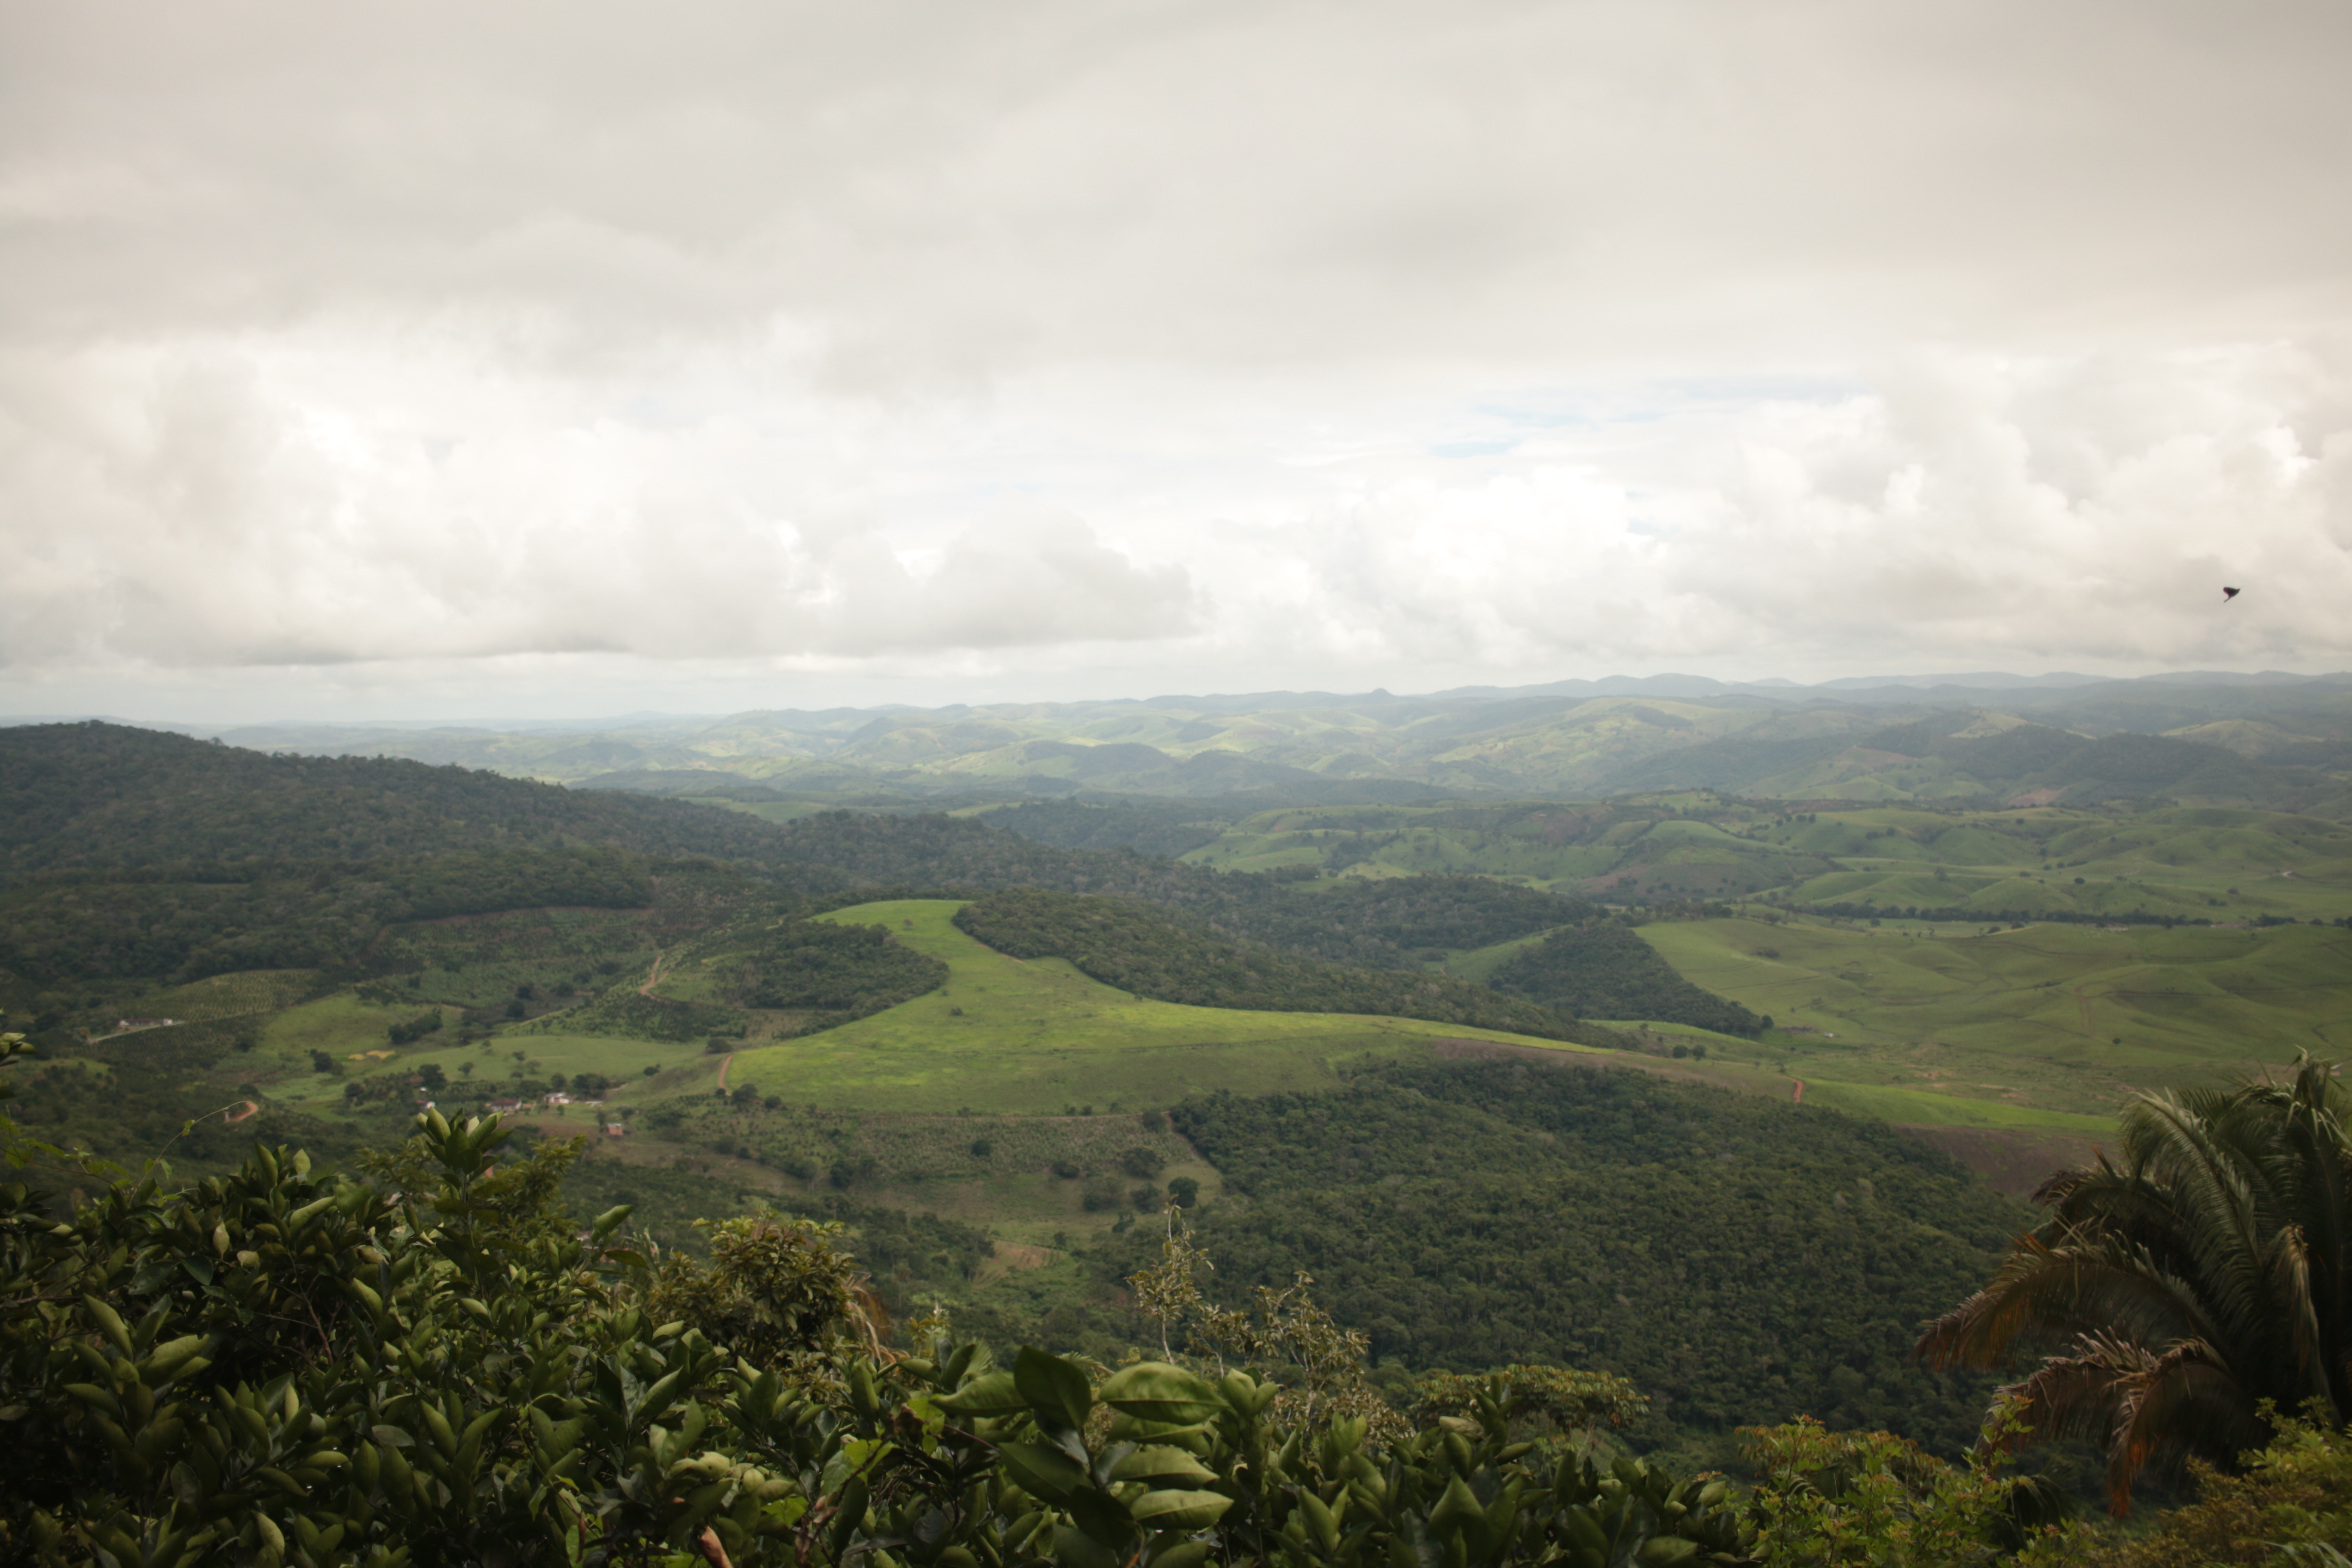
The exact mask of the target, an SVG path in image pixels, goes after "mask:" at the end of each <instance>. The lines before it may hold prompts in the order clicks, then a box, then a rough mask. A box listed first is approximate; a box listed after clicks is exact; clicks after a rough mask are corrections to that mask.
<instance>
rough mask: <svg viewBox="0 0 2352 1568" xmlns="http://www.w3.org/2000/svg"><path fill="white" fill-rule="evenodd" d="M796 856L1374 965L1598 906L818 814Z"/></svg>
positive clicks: (1432, 882)
mask: <svg viewBox="0 0 2352 1568" xmlns="http://www.w3.org/2000/svg"><path fill="white" fill-rule="evenodd" d="M783 832H784V835H785V838H786V841H787V842H788V843H789V845H790V846H791V848H792V851H793V854H794V855H795V856H797V857H799V858H803V859H804V860H806V861H808V862H811V863H814V864H819V865H824V866H827V867H833V868H838V869H839V870H841V871H842V872H844V873H845V874H847V875H849V876H852V877H856V878H858V879H862V880H864V881H866V882H868V883H871V884H874V885H877V886H898V887H908V888H937V889H968V890H972V891H983V890H991V889H1011V888H1046V889H1053V890H1055V891H1056V892H1066V893H1102V894H1113V895H1120V896H1124V897H1127V898H1129V899H1135V900H1142V901H1144V902H1147V903H1152V904H1158V905H1161V906H1164V907H1166V908H1168V909H1171V910H1178V911H1181V913H1182V914H1184V915H1185V916H1187V917H1190V918H1191V919H1192V920H1194V921H1199V922H1202V923H1205V924H1207V925H1210V926H1212V927H1213V928H1215V929H1216V930H1218V931H1223V932H1225V933H1228V934H1230V935H1233V936H1237V937H1241V938H1244V939H1246V940H1249V941H1253V942H1264V943H1266V944H1268V945H1271V946H1275V947H1280V948H1284V949H1286V950H1288V951H1291V952H1299V953H1305V954H1309V955H1311V956H1314V957H1318V958H1322V959H1326V960H1328V961H1330V962H1332V963H1349V964H1354V965H1357V966H1360V967H1365V968H1376V969H1417V968H1419V967H1420V966H1421V964H1422V963H1423V959H1424V958H1425V957H1427V956H1428V955H1429V954H1430V953H1432V952H1438V951H1441V950H1444V949H1451V948H1465V947H1484V946H1486V945H1488V944H1490V943H1493V942H1507V941H1509V940H1511V939H1512V938H1514V937H1520V936H1528V935H1532V934H1533V933H1535V932H1537V931H1544V930H1547V929H1549V928H1550V927H1552V926H1555V925H1559V924H1562V923H1564V922H1567V921H1578V920H1584V919H1589V918H1590V917H1591V916H1592V915H1593V914H1594V913H1596V912H1597V910H1596V909H1595V907H1594V906H1593V905H1591V904H1588V903H1584V902H1582V901H1580V900H1574V899H1568V898H1561V897H1558V896H1555V895H1553V894H1549V893H1545V892H1540V891H1538V890H1537V889H1531V888H1523V887H1518V886H1516V885H1514V884H1511V883H1508V882H1500V881H1496V880H1495V879H1491V878H1486V877H1460V876H1434V877H1414V878H1398V879H1381V880H1374V879H1355V880H1349V881H1318V878H1317V877H1316V875H1315V874H1314V872H1313V871H1311V870H1309V869H1307V868H1297V869H1292V870H1276V871H1270V872H1239V873H1235V872H1223V871H1216V870H1213V869H1211V868H1208V867H1205V866H1193V865H1187V864H1185V863H1184V862H1181V861H1177V860H1166V859H1158V858H1150V857H1146V856H1143V855H1140V854H1137V853H1135V852H1133V851H1131V850H1124V849H1122V850H1118V851H1101V850H1079V849H1064V848H1060V847H1056V846H1055V845H1052V844H1047V843H1042V842H1038V841H1035V840H1033V839H1029V838H1025V837H1022V836H1020V835H1018V834H1014V833H1010V832H1006V831H1005V830H1003V829H1002V828H999V827H996V826H992V825H991V824H990V823H989V822H988V821H987V820H985V819H974V818H970V817H952V816H938V815H921V816H860V815H857V814H854V813H851V812H845V811H843V812H825V813H823V814H820V815H818V816H807V817H803V818H801V819H800V820H799V821H797V822H793V823H791V824H789V825H788V826H786V827H785V828H784V829H783Z"/></svg>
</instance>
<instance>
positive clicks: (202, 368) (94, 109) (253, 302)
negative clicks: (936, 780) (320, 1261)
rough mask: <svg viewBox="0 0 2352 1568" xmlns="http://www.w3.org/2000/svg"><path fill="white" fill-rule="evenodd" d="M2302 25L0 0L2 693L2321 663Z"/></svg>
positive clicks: (2340, 249) (1082, 687)
mask: <svg viewBox="0 0 2352 1568" xmlns="http://www.w3.org/2000/svg"><path fill="white" fill-rule="evenodd" d="M2347 63H2352V15H2347V13H2346V12H2345V11H2344V9H2343V8H2342V7H2340V6H2333V5H2322V4H2317V3H2293V4H2255V5H2243V6H2231V7H2221V6H2214V5H2190V4H2185V3H2179V0H2174V3H2158V4H2147V3H2142V4H2132V5H2125V4H2121V3H2119V0H2090V3H2087V4H2084V5H2075V6H2071V7H2066V8H2063V9H2058V10H2053V9H2052V8H2050V7H2046V6H2032V5H2023V4H2019V3H2016V0H1996V3H1993V4H1990V5H1985V4H1978V5H1961V4H1958V0H1930V3H1927V4H1922V5H1909V6H1901V7H1887V6H1883V5H1867V4H1864V3H1863V0H1790V3H1784V4H1773V5H1759V6H1750V7H1744V8H1731V7H1723V6H1717V5H1705V4H1701V3H1698V0H1643V3H1639V4H1636V3H1633V0H1595V3H1592V4H1584V5H1523V4H1517V3H1503V0H1492V3H1485V4H1472V5H1428V4H1397V3H1392V0H1357V3H1351V4H1348V5H1339V4H1336V3H1306V0H1265V3H1258V4H1248V5H1244V4H1239V3H1236V0H1087V3H1086V4H1078V3H1076V0H1034V3H1029V4H1022V5H1011V6H1001V7H994V8H976V7H955V6H949V5H942V4H940V3H938V0H929V3H928V4H914V3H906V0H876V3H875V4H871V5H860V6H856V7H848V6H819V5H808V4H802V3H790V4H782V5H748V4H742V3H740V0H713V3H711V4H707V5H698V6H694V7H689V8H685V9H682V10H681V9H678V8H671V9H668V10H665V11H663V12H661V13H658V14H656V13H654V12H653V11H651V10H649V9H646V8H644V7H635V6H624V5H616V4H610V3H589V4H576V3H575V4H568V5H562V6H558V5H553V4H551V3H550V0H516V3H514V4H511V5H501V6H499V7H497V8H495V9H494V10H484V9H481V8H478V7H463V6H458V5H452V4H448V3H446V0H424V3H418V4H407V5H400V6H397V7H394V6H392V5H383V4H361V5H351V6H344V7H338V8H333V9H331V10H329V9H320V8H317V7H309V6H299V5H292V4H290V3H288V0H266V3H265V0H224V3H222V4H219V5H208V6H205V7H202V8H189V7H180V6H170V5H163V4H161V3H159V0H90V3H88V4H83V5H75V6H72V7H51V6H42V5H33V4H30V3H5V4H0V299H5V300H6V301H7V307H6V310H5V312H0V582H5V584H6V601H5V602H6V605H7V609H6V619H5V635H0V712H13V713H19V714H23V713H52V712H68V711H83V712H97V711H108V712H116V713H123V714H128V715H136V716H142V717H172V716H177V717H185V718H195V717H202V718H207V719H221V720H231V719H246V720H257V719H265V718H272V717H292V716H306V717H312V718H327V717H332V716H338V715H348V716H354V717H392V716H404V717H414V716H417V715H432V714H437V715H446V716H451V717H463V716H488V715H492V714H498V715H512V714H520V713H535V712H537V713H547V714H550V715H576V716H584V715H588V714H612V713H617V712H623V711H627V710H639V709H655V710H672V711H697V712H724V711H730V710H743V709H750V708H777V707H799V708H818V707H828V706H834V705H870V704H877V703H885V702H908V703H915V704H921V705H931V704H937V703H942V702H949V701H958V700H964V701H985V700H1058V699H1069V698H1080V697H1114V696H1148V695H1152V694H1155V693H1163V692H1181V691H1191V692H1205V691H1252V690H1265V689H1326V690H1335V691H1363V690H1368V689H1372V688H1375V687H1388V688H1390V689H1394V690H1398V691H1427V690H1432V689H1442V688H1446V687H1453V686H1460V685H1469V684H1481V683H1491V684H1496V685H1518V684H1527V683H1531V682H1540V681H1547V680H1553V679H1563V678H1569V677H1598V676H1603V675H1609V674H1618V673H1651V672H1656V671H1662V670H1676V671H1686V672H1690V673H1696V674H1702V675H1710V676H1715V677H1717V678H1719V679H1756V678H1759V677H1765V676H1778V677H1782V678H1787V679H1796V680H1800V681H1806V682H1811V681H1815V680H1819V679H1828V678H1832V677H1838V676H1846V675H1856V674H1880V673H1916V672H1926V671H1934V670H2014V671H2017V672H2020V673H2024V674H2036V673H2040V672H2042V671H2045V670H2052V669H2071V670H2080V671H2084V672H2086V673H2090V674H2096V675H2134V674H2141V673H2147V672H2150V671H2155V670H2161V669H2183V668H2222V669H2240V670H2253V669H2263V668H2279V669H2287V670H2295V671H2306V672H2317V671H2324V670H2332V669H2339V668H2346V667H2347V665H2352V617H2347V616H2345V615H2344V614H2343V612H2342V605H2344V604H2346V603H2347V599H2352V562H2348V561H2347V548H2352V331H2348V330H2347V328H2352V278H2347V268H2346V265H2345V261H2344V258H2345V257H2346V256H2347V254H2352V246H2347V239H2352V232H2347V231H2352V208H2347V205H2346V204H2345V203H2343V202H2342V201H2340V200H2337V199H2336V197H2335V195H2334V193H2335V192H2336V188H2337V186H2338V185H2339V184H2340V175H2339V174H2338V173H2337V170H2336V162H2337V158H2338V150H2339V149H2340V148H2341V147H2343V146H2345V145H2347V144H2352V100H2347V96H2346V95H2345V94H2344V93H2343V92H2342V91H2341V89H2340V82H2341V79H2342V77H2343V74H2344V69H2345V67H2346V66H2347ZM2223 583H2229V584H2234V585H2240V586H2242V587H2244V588H2245V589H2246V590H2247V591H2246V593H2245V595H2243V596H2242V598H2240V599H2239V600H2238V601H2236V602H2235V603H2234V604H2232V605H2229V606H2227V607H2226V608H2224V607H2223V606H2222V605H2221V595H2220V591H2219V590H2220V587H2221V584H2223Z"/></svg>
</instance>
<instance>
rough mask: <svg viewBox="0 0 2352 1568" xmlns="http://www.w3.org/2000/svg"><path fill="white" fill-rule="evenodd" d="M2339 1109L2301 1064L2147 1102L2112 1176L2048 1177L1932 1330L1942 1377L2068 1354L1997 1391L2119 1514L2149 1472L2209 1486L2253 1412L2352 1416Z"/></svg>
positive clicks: (2348, 1221)
mask: <svg viewBox="0 0 2352 1568" xmlns="http://www.w3.org/2000/svg"><path fill="white" fill-rule="evenodd" d="M2346 1112H2347V1096H2346V1094H2345V1092H2344V1091H2343V1090H2342V1089H2340V1088H2339V1087H2338V1086H2337V1085H2336V1084H2335V1083H2334V1081H2333V1079H2332V1069H2331V1068H2328V1067H2326V1066H2324V1065H2321V1064H2318V1063H2315V1062H2313V1061H2312V1060H2310V1058H2308V1057H2305V1058H2304V1059H2303V1060H2302V1061H2301V1062H2300V1063H2299V1064H2298V1065H2297V1067H2296V1069H2295V1071H2294V1075H2293V1077H2292V1079H2289V1080H2288V1081H2287V1082H2285V1083H2283V1084H2282V1083H2275V1082H2273V1081H2271V1080H2270V1079H2267V1078H2261V1079H2246V1080H2243V1081H2241V1082H2238V1083H2234V1084H2231V1085H2229V1086H2227V1087H2224V1088H2219V1089H2183V1090H2180V1091H2178V1092H2175V1093H2168V1094H2147V1095H2142V1096H2141V1097H2139V1098H2138V1099H2137V1100H2135V1101H2134V1102H2133V1103H2132V1104H2131V1105H2130V1106H2129V1107H2127V1108H2126V1110H2125V1111H2124V1113H2123V1116H2122V1119H2121V1120H2122V1137H2121V1142H2120V1154H2121V1158H2120V1160H2119V1161H2111V1160H2110V1159H2109V1158H2108V1157H2107V1156H2106V1155H2105V1153H2104V1152H2103V1153H2101V1154H2100V1155H2099V1156H2098V1158H2097V1160H2096V1161H2095V1163H2093V1164H2092V1165H2090V1166H2089V1167H2088V1168H2086V1169H2082V1170H2074V1171H2065V1172H2061V1173H2059V1174H2057V1175H2055V1176H2053V1177H2052V1178H2051V1179H2050V1180H2049V1181H2048V1182H2046V1183H2044V1184H2042V1190H2041V1191H2040V1192H2038V1193H2036V1194H2034V1197H2035V1200H2036V1201H2037V1202H2040V1203H2042V1204H2044V1205H2048V1207H2049V1211H2050V1212H2049V1214H2048V1215H2047V1216H2046V1217H2045V1218H2044V1219H2043V1220H2042V1223H2041V1224H2040V1225H2038V1226H2035V1227H2034V1228H2033V1229H2032V1231H2031V1232H2029V1233H2027V1234H2026V1235H2023V1236H2021V1237H2018V1239H2017V1241H2016V1244H2015V1245H2014V1247H2012V1248H2011V1252H2010V1255H2009V1256H2008V1258H2005V1259H2003V1260H2002V1262H2001V1264H2000V1268H1998V1269H1997V1270H1996V1271H1995V1272H1994V1275H1993V1278H1992V1281H1991V1283H1990V1284H1988V1285H1987V1286H1986V1287H1985V1288H1984V1289H1982V1290H1979V1291H1978V1292H1977V1293H1976V1294H1975V1295H1974V1296H1971V1297H1970V1298H1969V1300H1966V1301H1964V1302H1962V1303H1961V1304H1960V1305H1959V1307H1958V1308H1957V1309H1956V1310H1953V1311H1952V1312H1950V1313H1949V1314H1948V1315H1947V1316H1945V1317H1943V1318H1941V1319H1938V1320H1937V1321H1936V1322H1934V1323H1931V1324H1929V1325H1928V1327H1927V1332H1926V1333H1925V1334H1924V1335H1923V1336H1922V1337H1921V1339H1920V1341H1919V1343H1918V1346H1917V1352H1916V1353H1918V1354H1919V1355H1921V1356H1922V1357H1924V1358H1926V1359H1927V1360H1928V1361H1929V1362H1931V1363H1935V1364H1937V1365H1941V1366H1979V1367H1981V1366H1992V1365H1997V1364H2005V1363H2010V1362H2011V1358H2012V1357H2013V1356H2014V1354H2015V1353H2016V1352H2018V1351H2019V1350H2020V1349H2021V1348H2022V1349H2032V1348H2044V1347H2063V1350H2061V1352H2060V1353H2056V1354H2052V1355H2050V1356H2049V1357H2048V1358H2047V1359H2045V1360H2044V1361H2043V1362H2042V1364H2041V1366H2040V1367H2039V1368H2038V1369H2036V1370H2035V1371H2034V1372H2033V1373H2032V1375H2031V1376H2029V1377H2027V1378H2026V1379H2025V1380H2024V1381H2023V1382H2022V1383H2020V1384H2015V1385H2013V1386H2012V1387H2011V1388H2010V1389H2005V1390H2003V1393H2005V1394H2020V1395H2022V1396H2023V1397H2024V1398H2025V1399H2026V1400H2027V1401H2028V1402H2029V1403H2028V1405H2027V1407H2026V1419H2027V1421H2028V1422H2029V1423H2030V1426H2031V1430H2030V1431H2029V1432H2028V1433H2027V1434H2026V1435H2025V1437H2024V1439H2023V1440H2026V1441H2032V1440H2036V1439H2052V1438H2063V1437H2075V1438H2082V1439H2085V1440H2088V1441H2091V1442H2094V1443H2097V1444H2099V1445H2101V1446H2103V1447H2105V1449H2106V1451H2107V1491H2108V1499H2109V1502H2110V1504H2111V1506H2112V1507H2113V1509H2114V1510H2115V1511H2116V1513H2118V1514H2120V1513H2123V1512H2125V1511H2126V1510H2127V1509H2128V1508H2129V1506H2130V1499H2131V1487H2132V1481H2133V1479H2134V1478H2135V1477H2137V1475H2138V1474H2139V1473H2140V1471H2141V1470H2142V1469H2143V1468H2147V1466H2149V1465H2150V1464H2158V1465H2162V1466H2165V1467H2167V1468H2169V1467H2171V1466H2174V1465H2177V1464H2178V1463H2179V1461H2181V1460H2182V1459H2185V1458H2189V1457H2190V1456H2195V1457H2198V1458H2205V1459H2207V1460H2209V1461H2211V1462H2213V1463H2216V1464H2219V1465H2221V1466H2222V1467H2224V1468H2227V1467H2229V1466H2230V1465H2231V1464H2232V1463H2233V1461H2234V1460H2235V1459H2236V1458H2237V1456H2238V1455H2239V1454H2241V1453H2243V1452H2245V1451H2246V1450H2248V1449H2251V1448H2256V1447H2261V1446H2262V1445H2263V1443H2264V1442H2265V1441H2266V1440H2267V1437H2268V1428H2269V1412H2268V1407H2270V1406H2275V1407H2276V1408H2278V1409H2282V1410H2290V1411H2291V1410H2295V1409H2298V1408H2301V1407H2304V1406H2306V1405H2316V1406H2317V1413H2318V1414H2319V1415H2321V1416H2322V1417H2324V1418H2325V1419H2326V1420H2328V1421H2330V1422H2331V1423H2333V1424H2336V1425H2341V1424H2342V1423H2343V1422H2344V1421H2345V1420H2346V1418H2347V1415H2352V1140H2347V1125H2346V1122H2347V1116H2346Z"/></svg>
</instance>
